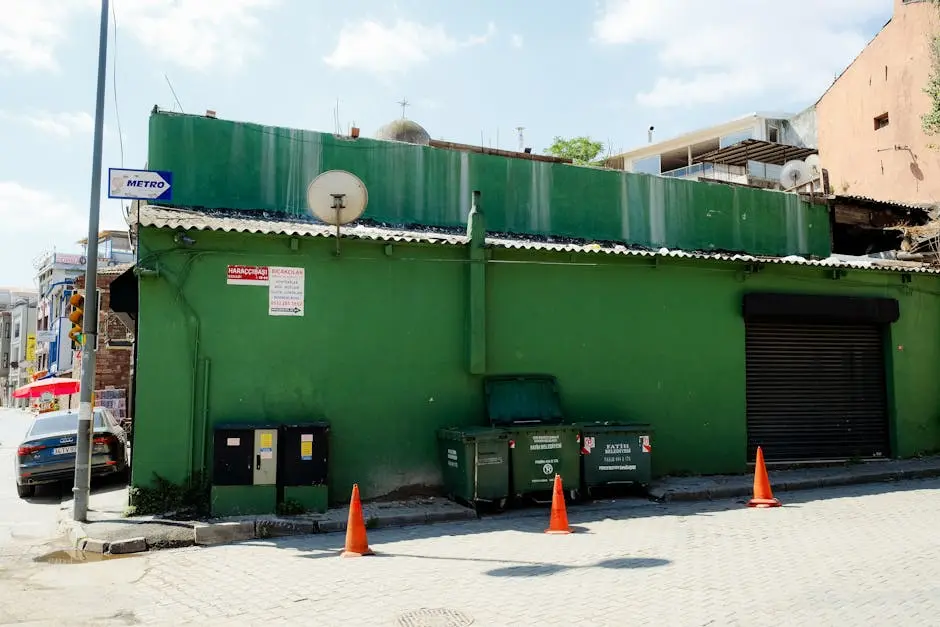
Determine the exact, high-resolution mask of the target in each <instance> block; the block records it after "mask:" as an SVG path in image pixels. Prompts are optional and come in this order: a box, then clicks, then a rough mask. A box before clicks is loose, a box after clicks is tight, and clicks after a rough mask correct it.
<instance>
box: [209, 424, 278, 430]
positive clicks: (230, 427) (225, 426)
mask: <svg viewBox="0 0 940 627" xmlns="http://www.w3.org/2000/svg"><path fill="white" fill-rule="evenodd" d="M277 428H278V425H277V424H276V423H270V422H222V423H219V424H217V425H213V427H212V430H213V431H230V430H233V429H243V430H244V429H277Z"/></svg>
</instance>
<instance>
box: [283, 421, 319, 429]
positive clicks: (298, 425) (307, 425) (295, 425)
mask: <svg viewBox="0 0 940 627" xmlns="http://www.w3.org/2000/svg"><path fill="white" fill-rule="evenodd" d="M329 428H330V423H328V422H326V421H324V420H311V421H309V422H285V423H284V424H282V425H281V429H329Z"/></svg>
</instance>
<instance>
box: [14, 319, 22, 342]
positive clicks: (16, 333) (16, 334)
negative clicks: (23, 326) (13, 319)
mask: <svg viewBox="0 0 940 627" xmlns="http://www.w3.org/2000/svg"><path fill="white" fill-rule="evenodd" d="M19 337H20V323H19V322H17V323H16V324H14V325H13V339H14V340H16V339H19Z"/></svg>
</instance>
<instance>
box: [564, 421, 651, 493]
mask: <svg viewBox="0 0 940 627" xmlns="http://www.w3.org/2000/svg"><path fill="white" fill-rule="evenodd" d="M575 426H576V427H577V428H578V429H580V433H581V462H582V473H583V481H584V487H585V489H586V490H587V491H588V492H589V493H590V491H591V489H592V488H597V487H602V486H612V485H625V484H633V485H637V486H645V485H649V482H650V480H651V478H652V468H651V463H650V459H651V446H650V435H651V433H652V431H651V429H650V426H649V425H642V424H631V423H625V422H582V423H578V424H576V425H575Z"/></svg>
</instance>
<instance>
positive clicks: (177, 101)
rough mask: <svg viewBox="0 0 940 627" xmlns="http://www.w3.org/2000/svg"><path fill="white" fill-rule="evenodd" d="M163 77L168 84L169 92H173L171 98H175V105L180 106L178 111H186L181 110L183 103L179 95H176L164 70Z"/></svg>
mask: <svg viewBox="0 0 940 627" xmlns="http://www.w3.org/2000/svg"><path fill="white" fill-rule="evenodd" d="M163 78H165V79H166V84H167V85H169V86H170V93H172V94H173V99H174V100H176V106H178V107H179V108H180V113H186V112H185V111H183V103H181V102H180V99H179V97H178V96H177V95H176V90H175V89H173V83H171V82H170V77H169V76H167V75H166V72H164V73H163Z"/></svg>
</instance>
